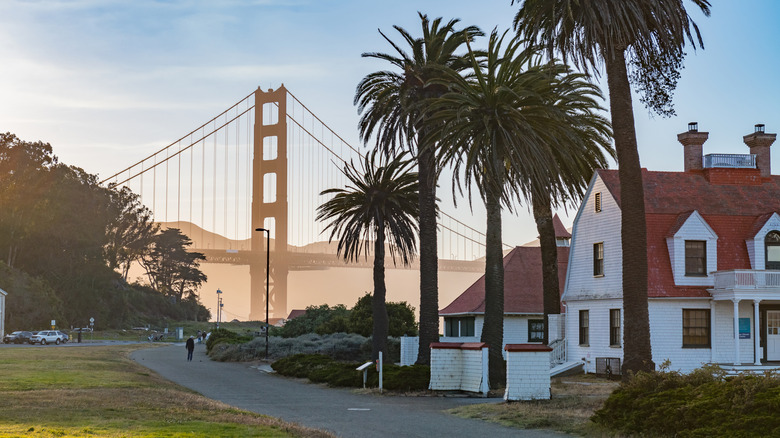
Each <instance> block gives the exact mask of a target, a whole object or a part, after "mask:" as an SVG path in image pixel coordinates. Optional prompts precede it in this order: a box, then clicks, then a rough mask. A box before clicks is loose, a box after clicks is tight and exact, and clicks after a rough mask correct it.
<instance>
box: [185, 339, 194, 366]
mask: <svg viewBox="0 0 780 438" xmlns="http://www.w3.org/2000/svg"><path fill="white" fill-rule="evenodd" d="M185 347H187V362H192V352H193V351H194V350H195V338H194V337H193V336H190V338H189V339H187V344H186V345H185Z"/></svg>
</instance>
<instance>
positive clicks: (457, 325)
mask: <svg viewBox="0 0 780 438" xmlns="http://www.w3.org/2000/svg"><path fill="white" fill-rule="evenodd" d="M444 334H445V336H447V337H452V338H457V337H460V336H474V317H466V318H444Z"/></svg>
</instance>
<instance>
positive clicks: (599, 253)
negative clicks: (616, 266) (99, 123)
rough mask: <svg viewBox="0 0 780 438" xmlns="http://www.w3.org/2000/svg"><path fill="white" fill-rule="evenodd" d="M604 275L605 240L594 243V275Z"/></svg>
mask: <svg viewBox="0 0 780 438" xmlns="http://www.w3.org/2000/svg"><path fill="white" fill-rule="evenodd" d="M600 275H604V242H599V243H594V244H593V276H594V277H596V276H600Z"/></svg>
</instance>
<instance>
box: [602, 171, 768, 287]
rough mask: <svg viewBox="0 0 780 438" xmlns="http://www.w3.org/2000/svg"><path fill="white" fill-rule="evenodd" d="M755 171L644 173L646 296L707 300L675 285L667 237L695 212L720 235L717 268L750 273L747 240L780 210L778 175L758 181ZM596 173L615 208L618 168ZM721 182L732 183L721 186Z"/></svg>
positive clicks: (617, 192) (618, 196)
mask: <svg viewBox="0 0 780 438" xmlns="http://www.w3.org/2000/svg"><path fill="white" fill-rule="evenodd" d="M711 171H712V172H711ZM715 171H716V172H717V173H716V174H715V173H714V172H715ZM757 172H758V171H757V170H756V169H705V170H704V171H689V172H650V171H647V170H646V169H642V178H643V181H644V188H645V214H646V217H647V259H648V296H650V297H709V296H710V295H709V293H708V292H707V290H706V289H707V288H706V287H693V286H686V287H676V286H675V285H674V278H673V276H672V268H671V261H670V260H669V250H668V248H667V245H666V238H667V237H668V236H670V235H673V234H674V233H675V232H676V231H677V230H678V229H679V227H680V226H681V225H682V223H683V221H684V220H685V219H687V218H688V217H689V216H690V213H692V212H693V210H696V211H698V212H699V214H701V216H702V217H703V218H704V220H705V221H706V222H707V224H709V226H710V227H711V228H712V230H713V231H714V232H715V234H717V235H718V266H717V269H718V270H719V271H720V270H729V269H751V266H750V257H749V256H748V252H747V245H746V244H745V240H747V239H751V238H753V236H755V234H756V233H757V232H758V230H759V229H760V228H761V226H762V225H763V224H764V223H766V221H767V220H768V219H769V216H770V215H771V213H772V212H780V176H771V177H768V178H758V179H757V178H756V174H757ZM598 174H599V176H600V177H601V178H602V180H603V181H604V183H605V184H606V186H607V188H608V189H609V191H610V192H611V193H612V196H613V197H614V198H615V200H616V201H617V202H618V205H619V204H620V182H619V180H618V173H617V170H599V171H598ZM713 175H714V176H713ZM723 181H728V182H730V183H729V184H722V183H720V182H723ZM757 182H758V183H757Z"/></svg>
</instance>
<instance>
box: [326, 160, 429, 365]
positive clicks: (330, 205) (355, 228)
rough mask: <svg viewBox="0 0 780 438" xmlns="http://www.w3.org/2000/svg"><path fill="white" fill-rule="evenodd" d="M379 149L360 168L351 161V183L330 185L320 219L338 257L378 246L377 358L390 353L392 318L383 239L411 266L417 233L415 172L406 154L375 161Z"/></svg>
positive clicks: (392, 253) (353, 257)
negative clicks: (388, 315)
mask: <svg viewBox="0 0 780 438" xmlns="http://www.w3.org/2000/svg"><path fill="white" fill-rule="evenodd" d="M376 154H377V151H376V150H374V151H373V152H372V153H371V154H370V155H367V156H366V157H365V158H364V161H363V163H362V168H361V169H358V168H357V167H356V166H355V164H354V163H352V162H350V163H349V164H346V165H345V166H344V169H343V170H342V171H343V173H344V176H346V177H347V179H348V180H349V184H348V185H347V187H346V188H343V189H336V188H333V189H328V190H325V191H323V192H322V193H321V195H334V196H333V198H332V199H330V200H329V201H327V202H325V203H323V204H322V205H320V207H319V208H318V209H317V220H320V221H329V223H328V225H327V226H326V227H325V229H326V230H327V229H330V230H331V233H330V237H329V241H331V242H332V241H333V239H334V238H338V240H339V243H338V255H339V256H340V257H341V256H343V257H344V260H346V261H357V259H358V258H359V257H360V255H361V254H365V257H366V258H367V257H368V253H370V252H371V241H372V240H373V246H374V298H373V301H372V307H373V309H372V310H373V317H374V331H373V341H372V342H373V357H374V359H376V358H377V357H379V352H380V351H382V352H384V354H387V348H386V343H387V333H388V317H387V308H386V307H385V302H386V292H387V289H386V287H385V243H386V242H387V244H388V248H389V250H390V256H391V257H392V259H393V263H395V260H396V256H398V257H399V258H400V259H401V262H402V263H403V264H404V265H408V264H409V263H410V261H411V259H412V257H413V256H414V254H415V252H416V236H417V233H418V227H417V216H418V213H419V211H418V209H419V207H418V204H417V173H415V172H410V171H409V167H410V163H409V162H408V161H403V160H402V157H400V156H399V157H396V158H393V159H391V160H390V161H389V162H388V163H387V164H382V163H379V165H377V164H376Z"/></svg>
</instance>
